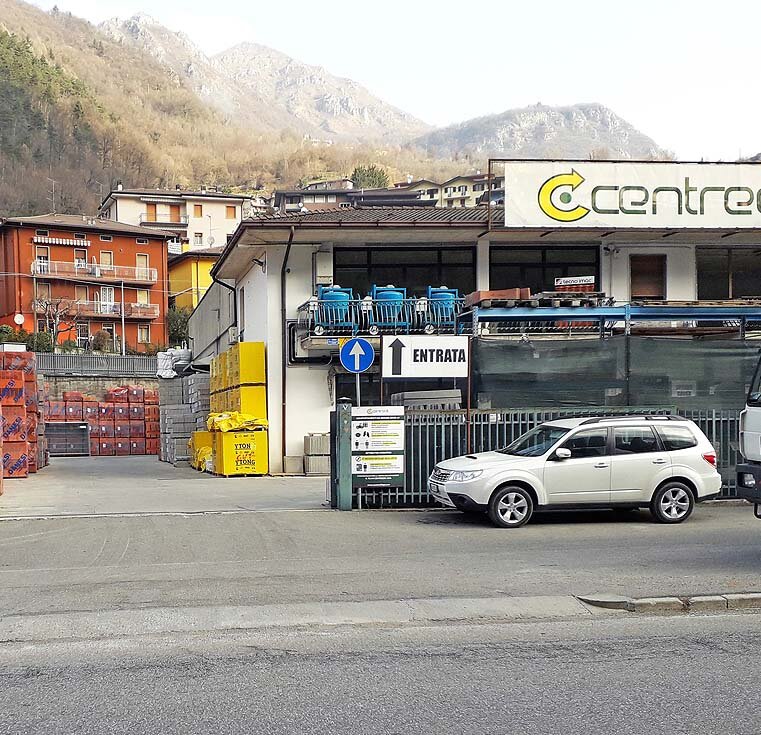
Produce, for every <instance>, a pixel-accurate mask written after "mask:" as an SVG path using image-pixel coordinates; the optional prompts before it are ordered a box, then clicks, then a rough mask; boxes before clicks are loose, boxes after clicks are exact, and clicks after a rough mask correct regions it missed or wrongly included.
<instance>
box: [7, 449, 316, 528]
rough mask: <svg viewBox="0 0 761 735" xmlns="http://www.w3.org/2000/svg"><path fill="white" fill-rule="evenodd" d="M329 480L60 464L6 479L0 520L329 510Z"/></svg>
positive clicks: (133, 463)
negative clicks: (225, 476) (26, 475)
mask: <svg viewBox="0 0 761 735" xmlns="http://www.w3.org/2000/svg"><path fill="white" fill-rule="evenodd" d="M325 488H326V478H324V477H250V478H248V477H237V478H222V477H213V476H211V475H207V474H205V473H202V472H196V471H195V470H193V469H191V468H190V467H172V465H169V464H166V463H165V462H159V461H158V459H157V458H156V457H72V458H64V457H56V458H53V459H52V460H51V464H50V466H49V467H46V468H44V469H43V470H41V471H40V472H38V473H37V474H36V475H31V476H30V477H28V478H27V479H25V480H8V481H6V483H5V485H4V490H5V493H4V494H3V495H2V496H0V520H2V519H4V518H5V519H7V518H36V517H46V516H51V517H58V516H90V515H124V514H149V513H214V512H216V513H219V512H242V511H265V510H267V511H272V510H321V509H322V510H324V509H325V508H326V507H327V506H326V504H325Z"/></svg>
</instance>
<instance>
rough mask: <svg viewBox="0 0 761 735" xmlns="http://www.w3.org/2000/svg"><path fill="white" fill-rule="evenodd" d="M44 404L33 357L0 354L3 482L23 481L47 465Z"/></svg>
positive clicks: (20, 354) (31, 355)
mask: <svg viewBox="0 0 761 735" xmlns="http://www.w3.org/2000/svg"><path fill="white" fill-rule="evenodd" d="M6 347H8V346H6ZM44 401H45V389H40V388H39V387H38V385H37V359H36V356H35V354H34V353H33V352H26V351H3V352H0V456H2V466H3V471H2V477H3V478H5V479H10V478H23V477H27V476H28V475H29V474H30V473H32V474H33V473H35V472H37V470H38V469H39V468H41V467H45V466H46V465H47V464H48V452H47V445H46V439H45V426H44V422H43V420H42V419H41V416H40V410H41V407H42V406H43V405H44ZM0 492H2V482H0Z"/></svg>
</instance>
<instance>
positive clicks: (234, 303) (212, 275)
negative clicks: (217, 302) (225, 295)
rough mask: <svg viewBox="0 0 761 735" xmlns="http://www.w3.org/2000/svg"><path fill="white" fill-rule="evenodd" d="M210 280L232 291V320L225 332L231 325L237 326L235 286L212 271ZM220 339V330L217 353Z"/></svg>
mask: <svg viewBox="0 0 761 735" xmlns="http://www.w3.org/2000/svg"><path fill="white" fill-rule="evenodd" d="M211 280H212V281H213V282H214V283H218V284H219V285H220V286H224V287H225V288H226V289H227V290H228V291H232V292H233V321H232V324H230V325H229V326H228V327H227V329H226V330H225V331H226V332H227V331H229V330H230V328H231V327H237V326H238V294H237V292H236V290H235V286H231V285H230V284H229V283H225V282H224V281H220V280H219V279H218V278H217V277H216V276H215V275H214V271H213V270H212V272H211ZM220 339H222V332H221V331H220V333H219V336H218V337H217V340H216V342H217V345H216V347H217V354H219V340H220Z"/></svg>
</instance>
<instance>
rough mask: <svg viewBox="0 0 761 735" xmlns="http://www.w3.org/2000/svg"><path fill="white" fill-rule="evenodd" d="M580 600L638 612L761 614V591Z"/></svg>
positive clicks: (586, 597)
mask: <svg viewBox="0 0 761 735" xmlns="http://www.w3.org/2000/svg"><path fill="white" fill-rule="evenodd" d="M576 599H577V600H579V601H580V602H583V603H584V604H586V605H591V606H592V607H601V608H606V609H608V610H626V611H628V612H635V613H642V612H644V613H647V612H649V613H677V612H721V611H723V610H759V611H761V592H743V593H740V594H726V595H694V596H691V597H638V598H632V597H622V596H621V595H614V594H604V593H600V594H594V595H577V597H576Z"/></svg>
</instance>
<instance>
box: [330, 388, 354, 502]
mask: <svg viewBox="0 0 761 735" xmlns="http://www.w3.org/2000/svg"><path fill="white" fill-rule="evenodd" d="M351 405H352V404H351V401H350V400H349V399H348V398H339V399H338V401H336V413H335V423H334V424H333V425H332V426H331V429H332V434H333V436H332V437H331V439H332V442H333V443H334V445H335V465H334V467H335V468H334V470H333V472H332V474H333V477H332V479H333V489H334V492H331V501H333V502H332V503H331V505H333V507H334V508H338V510H351V509H352V481H351Z"/></svg>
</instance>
